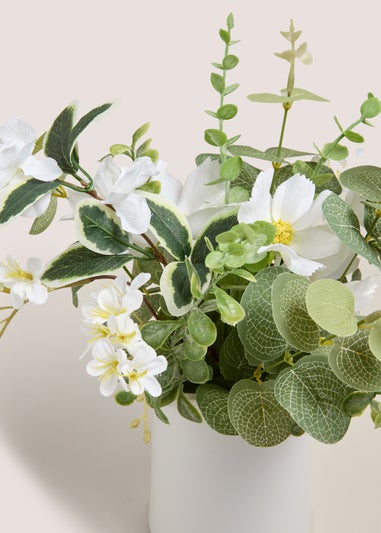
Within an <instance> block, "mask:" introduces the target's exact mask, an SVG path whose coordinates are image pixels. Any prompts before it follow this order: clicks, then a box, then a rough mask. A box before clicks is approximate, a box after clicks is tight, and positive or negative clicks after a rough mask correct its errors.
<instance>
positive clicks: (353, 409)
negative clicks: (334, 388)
mask: <svg viewBox="0 0 381 533" xmlns="http://www.w3.org/2000/svg"><path fill="white" fill-rule="evenodd" d="M373 398H374V393H373V392H361V391H354V392H351V393H349V394H348V396H347V397H346V398H344V401H343V411H344V413H345V414H346V415H348V416H360V415H361V414H362V413H363V412H364V410H365V409H366V408H367V407H368V405H369V404H370V402H371V401H372V400H373Z"/></svg>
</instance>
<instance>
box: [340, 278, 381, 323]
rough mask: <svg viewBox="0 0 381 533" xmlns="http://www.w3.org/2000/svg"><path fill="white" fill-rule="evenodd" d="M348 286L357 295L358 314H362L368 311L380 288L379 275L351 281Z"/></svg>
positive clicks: (356, 307) (356, 306)
mask: <svg viewBox="0 0 381 533" xmlns="http://www.w3.org/2000/svg"><path fill="white" fill-rule="evenodd" d="M347 287H348V289H350V290H351V292H352V294H353V296H354V297H355V312H356V314H362V313H363V312H366V309H367V308H368V307H369V305H370V304H371V303H372V300H373V298H374V295H375V293H376V290H377V288H378V283H377V276H369V277H368V278H366V279H363V280H356V281H349V282H348V283H347Z"/></svg>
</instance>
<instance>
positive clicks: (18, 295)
mask: <svg viewBox="0 0 381 533" xmlns="http://www.w3.org/2000/svg"><path fill="white" fill-rule="evenodd" d="M42 271H43V266H42V263H41V261H40V259H38V258H37V257H32V258H30V259H29V260H28V262H27V268H26V269H25V270H24V269H22V268H21V267H20V265H19V264H18V263H17V261H16V260H15V259H14V258H13V257H8V259H7V261H6V262H3V263H0V283H2V284H3V285H4V287H6V288H7V289H10V295H11V302H12V306H13V307H14V308H15V309H20V308H21V307H22V306H23V304H24V303H25V301H26V300H29V301H30V302H31V303H33V304H36V305H41V304H44V303H45V302H46V300H47V299H48V289H47V288H46V287H45V286H44V285H43V284H42V283H41V281H40V276H41V274H42Z"/></svg>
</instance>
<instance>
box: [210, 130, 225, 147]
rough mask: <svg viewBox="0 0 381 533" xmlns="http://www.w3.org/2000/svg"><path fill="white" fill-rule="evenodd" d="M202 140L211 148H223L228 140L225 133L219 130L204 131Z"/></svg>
mask: <svg viewBox="0 0 381 533" xmlns="http://www.w3.org/2000/svg"><path fill="white" fill-rule="evenodd" d="M204 139H205V141H206V142H207V143H208V144H211V145H212V146H223V145H224V144H226V141H227V140H228V138H227V136H226V133H224V132H223V131H220V130H215V129H208V130H205V133H204Z"/></svg>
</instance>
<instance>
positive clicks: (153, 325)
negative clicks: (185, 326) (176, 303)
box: [141, 320, 181, 350]
mask: <svg viewBox="0 0 381 533" xmlns="http://www.w3.org/2000/svg"><path fill="white" fill-rule="evenodd" d="M180 326H181V323H180V322H178V321H173V320H151V321H150V322H147V323H146V324H143V326H142V328H141V332H142V337H143V340H144V341H145V342H146V343H147V344H149V345H150V346H152V348H153V349H154V350H158V349H159V348H161V346H163V344H164V343H165V341H166V340H167V339H168V337H169V335H171V333H173V332H174V331H176V329H177V328H179V327H180Z"/></svg>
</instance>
